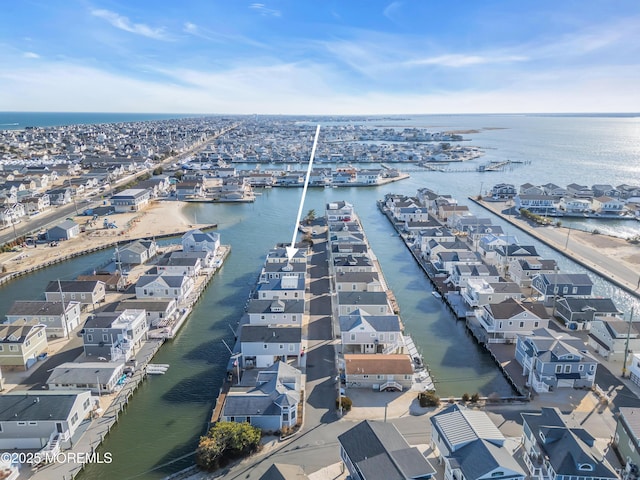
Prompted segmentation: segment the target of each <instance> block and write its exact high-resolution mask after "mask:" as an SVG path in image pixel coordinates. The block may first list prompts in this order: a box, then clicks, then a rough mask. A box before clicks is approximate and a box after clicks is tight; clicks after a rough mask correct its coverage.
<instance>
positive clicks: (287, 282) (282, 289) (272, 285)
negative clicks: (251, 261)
mask: <svg viewBox="0 0 640 480" xmlns="http://www.w3.org/2000/svg"><path fill="white" fill-rule="evenodd" d="M304 288H305V280H304V278H302V277H299V276H297V275H283V276H282V277H280V278H274V279H273V280H267V281H266V282H263V283H258V288H257V290H256V296H257V298H259V299H260V300H274V299H282V300H292V299H297V298H299V299H304Z"/></svg>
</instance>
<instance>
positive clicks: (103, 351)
mask: <svg viewBox="0 0 640 480" xmlns="http://www.w3.org/2000/svg"><path fill="white" fill-rule="evenodd" d="M148 331H149V325H148V324H147V320H146V313H145V311H144V310H129V309H127V310H123V311H121V312H100V313H97V314H95V315H91V316H90V317H89V318H88V319H87V321H86V322H85V324H84V328H83V329H82V340H83V344H84V353H85V355H86V357H87V358H91V359H93V360H99V361H108V362H116V361H122V362H126V361H127V360H130V359H131V358H132V357H133V356H134V354H135V349H136V347H138V346H140V344H141V343H142V341H143V340H145V339H146V338H147V332H148ZM103 359H104V360H103Z"/></svg>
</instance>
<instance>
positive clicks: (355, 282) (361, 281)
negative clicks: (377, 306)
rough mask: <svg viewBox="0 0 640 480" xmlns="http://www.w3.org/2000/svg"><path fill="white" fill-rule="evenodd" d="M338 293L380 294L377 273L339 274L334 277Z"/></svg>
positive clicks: (380, 284)
mask: <svg viewBox="0 0 640 480" xmlns="http://www.w3.org/2000/svg"><path fill="white" fill-rule="evenodd" d="M335 282H336V290H337V291H338V292H381V291H382V283H381V282H380V278H379V276H378V272H340V273H337V274H336V276H335Z"/></svg>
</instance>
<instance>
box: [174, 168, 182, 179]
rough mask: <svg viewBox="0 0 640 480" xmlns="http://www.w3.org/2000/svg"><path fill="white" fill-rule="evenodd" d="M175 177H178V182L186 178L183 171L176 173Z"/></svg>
mask: <svg viewBox="0 0 640 480" xmlns="http://www.w3.org/2000/svg"><path fill="white" fill-rule="evenodd" d="M173 176H174V177H176V178H177V179H178V180H182V177H183V176H184V172H183V171H182V170H178V171H177V172H176V173H174V174H173Z"/></svg>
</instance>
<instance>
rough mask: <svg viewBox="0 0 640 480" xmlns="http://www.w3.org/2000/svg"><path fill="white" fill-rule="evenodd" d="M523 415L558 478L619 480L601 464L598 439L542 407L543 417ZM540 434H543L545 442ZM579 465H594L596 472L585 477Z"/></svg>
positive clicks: (601, 456) (553, 411)
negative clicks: (613, 479)
mask: <svg viewBox="0 0 640 480" xmlns="http://www.w3.org/2000/svg"><path fill="white" fill-rule="evenodd" d="M520 415H522V418H523V419H524V421H525V422H526V424H527V425H528V426H529V428H530V429H531V431H532V432H533V434H534V436H535V438H536V440H537V443H538V445H539V446H540V448H541V450H542V452H543V455H546V456H548V458H549V463H550V464H551V466H552V467H553V469H554V471H555V472H556V475H565V476H569V475H571V476H585V475H586V476H589V477H592V478H618V477H617V475H616V473H615V472H614V471H613V470H612V469H611V467H610V465H608V464H607V463H605V462H606V460H605V461H601V460H600V459H601V458H604V456H603V454H602V453H601V452H599V451H598V450H597V449H596V448H595V446H594V444H595V439H594V438H593V437H592V436H591V435H590V434H589V433H588V432H587V431H586V430H584V429H583V428H580V427H579V426H577V425H569V424H568V423H567V422H565V421H564V420H563V418H562V417H561V416H560V413H559V410H558V409H556V408H548V407H543V408H542V410H541V412H540V413H521V414H520ZM540 432H542V433H543V434H544V437H545V440H544V441H542V440H541V438H540V435H539V434H540ZM579 464H587V465H591V466H592V467H593V470H592V471H589V472H588V473H586V472H585V471H584V470H579V469H578V465H579Z"/></svg>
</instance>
